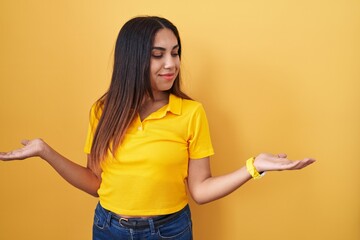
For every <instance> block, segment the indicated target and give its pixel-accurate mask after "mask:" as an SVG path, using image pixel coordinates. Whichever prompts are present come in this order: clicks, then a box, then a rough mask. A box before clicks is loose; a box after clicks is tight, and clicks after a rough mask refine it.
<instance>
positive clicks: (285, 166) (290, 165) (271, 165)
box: [254, 153, 315, 172]
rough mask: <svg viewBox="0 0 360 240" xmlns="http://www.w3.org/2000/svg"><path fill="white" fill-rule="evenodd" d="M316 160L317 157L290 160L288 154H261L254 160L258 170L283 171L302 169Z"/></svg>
mask: <svg viewBox="0 0 360 240" xmlns="http://www.w3.org/2000/svg"><path fill="white" fill-rule="evenodd" d="M314 162H315V159H312V158H304V159H302V160H294V161H292V160H289V159H288V158H287V155H286V154H276V155H274V154H268V153H262V154H259V155H258V156H257V157H256V158H255V161H254V166H255V168H256V170H257V171H258V172H266V171H283V170H298V169H302V168H304V167H306V166H308V165H310V164H312V163H314Z"/></svg>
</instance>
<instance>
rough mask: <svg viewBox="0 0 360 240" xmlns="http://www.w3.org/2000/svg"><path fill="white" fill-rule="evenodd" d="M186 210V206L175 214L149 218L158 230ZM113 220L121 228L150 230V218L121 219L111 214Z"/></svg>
mask: <svg viewBox="0 0 360 240" xmlns="http://www.w3.org/2000/svg"><path fill="white" fill-rule="evenodd" d="M187 208H189V206H188V205H187V206H186V207H184V208H183V209H182V210H180V211H178V212H176V213H172V214H168V215H165V216H159V217H154V218H151V219H152V220H153V223H154V227H155V228H158V227H160V226H161V225H164V224H167V223H169V222H170V221H172V220H174V219H175V218H177V217H178V216H180V214H181V213H183V212H184V211H185V210H186V209H187ZM113 218H114V219H116V220H117V221H118V222H119V224H120V225H121V226H123V227H127V228H132V229H145V228H150V221H149V219H150V218H144V219H141V218H122V217H120V216H118V215H115V214H113Z"/></svg>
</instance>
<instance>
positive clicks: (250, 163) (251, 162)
mask: <svg viewBox="0 0 360 240" xmlns="http://www.w3.org/2000/svg"><path fill="white" fill-rule="evenodd" d="M246 170H247V171H248V173H249V174H250V175H251V177H252V178H253V179H259V178H261V177H262V176H264V175H265V172H259V171H258V169H257V168H256V166H255V157H252V158H249V159H248V160H247V161H246Z"/></svg>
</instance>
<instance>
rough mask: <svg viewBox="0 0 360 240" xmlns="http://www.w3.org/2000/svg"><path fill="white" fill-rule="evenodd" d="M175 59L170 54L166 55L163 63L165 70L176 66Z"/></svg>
mask: <svg viewBox="0 0 360 240" xmlns="http://www.w3.org/2000/svg"><path fill="white" fill-rule="evenodd" d="M176 61H177V58H175V57H173V56H172V55H171V54H169V55H166V57H165V62H164V68H165V69H172V68H174V67H175V65H176Z"/></svg>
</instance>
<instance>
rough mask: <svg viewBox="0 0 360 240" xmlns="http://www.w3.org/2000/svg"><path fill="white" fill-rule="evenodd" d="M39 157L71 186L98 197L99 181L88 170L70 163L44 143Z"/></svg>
mask: <svg viewBox="0 0 360 240" xmlns="http://www.w3.org/2000/svg"><path fill="white" fill-rule="evenodd" d="M40 157H41V158H42V159H44V160H45V161H46V162H48V163H49V164H50V165H51V166H52V167H53V168H54V169H55V170H56V171H57V172H58V173H59V174H60V176H61V177H63V178H64V179H65V180H66V181H67V182H69V183H70V184H71V185H73V186H75V187H76V188H78V189H80V190H82V191H85V192H86V193H89V194H91V195H93V196H95V197H97V196H98V195H97V190H98V189H99V186H100V183H101V180H100V178H99V177H98V176H96V175H95V174H94V173H93V172H92V171H91V170H90V169H89V168H87V167H83V166H81V165H79V164H76V163H74V162H72V161H70V160H69V159H67V158H65V157H64V156H62V155H61V154H59V153H58V152H56V151H55V150H54V149H52V148H51V147H50V146H49V145H47V144H46V143H45V147H44V150H43V152H42V154H41V155H40Z"/></svg>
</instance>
